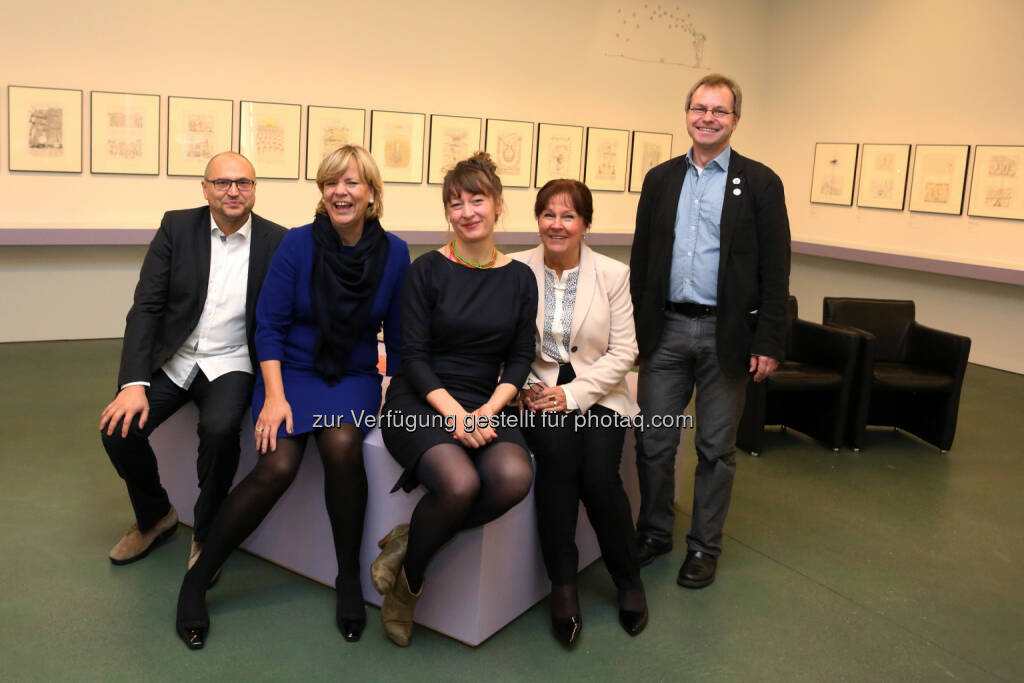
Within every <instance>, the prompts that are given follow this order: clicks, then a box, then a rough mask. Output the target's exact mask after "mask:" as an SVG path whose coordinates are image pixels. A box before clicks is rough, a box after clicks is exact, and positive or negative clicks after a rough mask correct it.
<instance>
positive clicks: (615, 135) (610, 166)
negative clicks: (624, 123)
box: [583, 127, 629, 192]
mask: <svg viewBox="0 0 1024 683" xmlns="http://www.w3.org/2000/svg"><path fill="white" fill-rule="evenodd" d="M628 157H629V131H628V130H618V129H615V128H594V127H588V128H587V155H586V161H585V162H584V163H583V182H584V183H586V184H587V187H589V188H590V189H591V190H602V191H606V192H625V191H626V171H627V169H628V168H629V160H628Z"/></svg>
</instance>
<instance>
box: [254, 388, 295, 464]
mask: <svg viewBox="0 0 1024 683" xmlns="http://www.w3.org/2000/svg"><path fill="white" fill-rule="evenodd" d="M282 422H283V423H284V428H285V430H286V431H287V432H288V433H289V434H291V433H292V430H293V428H294V425H293V424H292V407H291V406H290V405H288V401H286V400H285V398H284V396H267V398H266V399H265V400H264V401H263V409H262V410H260V414H259V416H258V417H257V418H256V450H257V451H259V452H260V453H261V454H265V453H266V452H267V450H268V449H269V450H271V451H274V450H277V430H278V429H279V428H280V427H281V423H282Z"/></svg>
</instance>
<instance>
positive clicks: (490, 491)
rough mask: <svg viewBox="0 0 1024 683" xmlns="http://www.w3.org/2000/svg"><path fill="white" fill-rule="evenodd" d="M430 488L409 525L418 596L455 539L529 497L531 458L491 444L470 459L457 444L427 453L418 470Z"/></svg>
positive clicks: (409, 563)
mask: <svg viewBox="0 0 1024 683" xmlns="http://www.w3.org/2000/svg"><path fill="white" fill-rule="evenodd" d="M416 478H417V479H419V480H420V482H421V483H422V484H423V485H424V486H425V487H426V488H427V494H426V495H425V496H423V497H422V498H420V502H419V503H417V505H416V509H415V510H414V511H413V513H412V520H411V521H410V523H409V547H408V550H407V551H406V554H405V576H406V578H408V579H409V588H411V589H412V591H413V592H414V593H415V592H418V591H419V589H420V587H421V586H422V585H423V575H424V573H425V572H426V570H427V564H428V563H429V562H430V559H431V558H432V557H433V556H434V555H435V554H436V553H437V551H438V550H440V549H441V547H442V546H443V545H444V544H445V543H447V542H448V541H450V540H452V538H453V537H454V536H455V534H456V533H458V532H459V531H462V530H463V529H471V528H473V527H476V526H480V525H481V524H486V523H487V522H490V521H491V520H494V519H497V518H498V517H501V516H502V515H503V514H505V512H507V511H508V510H509V509H511V508H512V507H513V506H514V505H515V504H516V503H518V502H519V501H521V500H522V499H523V498H525V497H526V494H527V493H529V491H530V483H531V482H532V481H533V470H532V468H531V466H530V456H529V454H528V453H527V452H526V451H525V450H524V449H523V448H522V447H521V446H519V445H517V444H514V443H507V442H498V443H492V444H489V445H487V446H484V447H483V448H481V449H480V450H479V451H478V454H477V456H476V458H475V459H474V458H470V457H469V455H468V454H467V453H466V451H465V450H464V449H463V448H462V447H461V446H458V445H456V444H440V445H438V446H434V447H433V448H430V449H429V450H427V451H426V452H425V453H424V454H423V456H422V457H421V458H420V461H419V464H418V465H417V466H416Z"/></svg>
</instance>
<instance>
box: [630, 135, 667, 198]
mask: <svg viewBox="0 0 1024 683" xmlns="http://www.w3.org/2000/svg"><path fill="white" fill-rule="evenodd" d="M671 158H672V134H671V133H651V132H648V131H645V130H634V131H633V146H632V148H631V149H630V155H629V191H630V192H640V191H641V190H642V189H643V186H644V178H646V177H647V172H648V171H650V170H651V169H652V168H654V167H655V166H657V165H658V164H660V163H662V162H665V161H668V160H669V159H671Z"/></svg>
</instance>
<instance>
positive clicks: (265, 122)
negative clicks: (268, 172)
mask: <svg viewBox="0 0 1024 683" xmlns="http://www.w3.org/2000/svg"><path fill="white" fill-rule="evenodd" d="M284 138H285V131H284V125H283V124H282V123H281V122H280V121H278V120H277V119H275V118H265V119H261V120H260V121H258V122H257V123H256V155H257V156H258V157H260V158H261V159H262V160H263V161H284V160H285V157H284Z"/></svg>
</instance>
